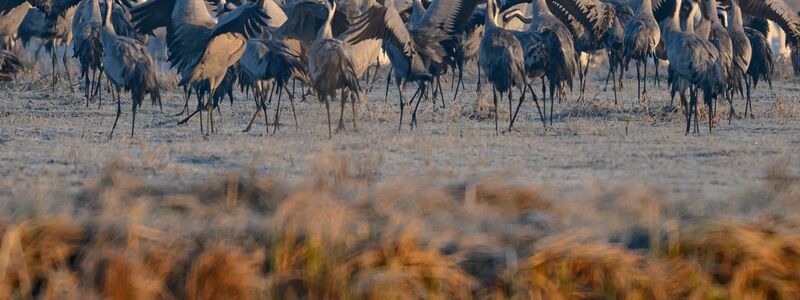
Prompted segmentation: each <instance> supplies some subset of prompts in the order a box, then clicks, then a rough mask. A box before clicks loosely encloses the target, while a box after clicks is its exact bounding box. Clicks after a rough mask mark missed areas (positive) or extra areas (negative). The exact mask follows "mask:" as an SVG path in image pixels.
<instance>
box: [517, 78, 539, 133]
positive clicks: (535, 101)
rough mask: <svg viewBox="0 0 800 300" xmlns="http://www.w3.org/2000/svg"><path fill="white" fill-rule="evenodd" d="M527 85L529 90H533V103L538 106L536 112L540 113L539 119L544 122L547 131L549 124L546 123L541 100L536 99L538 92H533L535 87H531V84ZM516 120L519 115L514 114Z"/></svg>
mask: <svg viewBox="0 0 800 300" xmlns="http://www.w3.org/2000/svg"><path fill="white" fill-rule="evenodd" d="M526 85H527V86H528V89H529V90H531V96H533V103H535V104H536V111H538V112H539V119H541V120H542V125H543V126H544V129H545V130H547V122H545V118H544V115H543V114H542V108H541V107H539V99H538V97H536V92H534V91H533V86H531V85H530V84H526ZM517 112H519V106H517ZM516 119H517V113H516V112H515V113H514V120H516Z"/></svg>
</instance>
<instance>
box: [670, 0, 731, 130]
mask: <svg viewBox="0 0 800 300" xmlns="http://www.w3.org/2000/svg"><path fill="white" fill-rule="evenodd" d="M676 2H677V3H676V5H675V9H674V12H673V16H672V19H671V20H669V22H668V24H667V27H666V28H665V29H664V33H663V34H664V35H665V38H666V39H665V40H666V47H667V58H668V59H669V61H670V64H669V69H670V72H672V74H673V75H674V76H677V77H679V78H680V80H682V81H684V82H686V83H687V84H689V85H690V88H689V90H690V95H691V99H690V102H689V105H684V112H685V114H686V133H687V134H688V133H689V130H690V129H691V124H692V114H694V120H695V127H694V128H695V129H694V131H695V133H697V132H698V120H697V118H698V113H697V89H701V90H702V92H703V99H704V102H705V104H706V106H707V107H708V111H709V130H711V120H712V118H713V117H712V112H713V110H712V109H713V108H712V105H713V103H712V101H713V98H714V97H715V96H716V94H717V93H718V92H720V91H721V90H722V88H721V86H722V85H723V84H724V83H723V81H724V77H723V70H722V66H721V64H720V62H719V52H718V51H717V48H716V47H715V46H714V45H713V44H711V42H709V41H708V40H705V39H702V38H700V37H699V36H697V35H696V34H694V33H691V32H683V31H682V30H681V27H680V24H679V19H680V7H681V1H676ZM676 81H677V80H673V84H674V82H676Z"/></svg>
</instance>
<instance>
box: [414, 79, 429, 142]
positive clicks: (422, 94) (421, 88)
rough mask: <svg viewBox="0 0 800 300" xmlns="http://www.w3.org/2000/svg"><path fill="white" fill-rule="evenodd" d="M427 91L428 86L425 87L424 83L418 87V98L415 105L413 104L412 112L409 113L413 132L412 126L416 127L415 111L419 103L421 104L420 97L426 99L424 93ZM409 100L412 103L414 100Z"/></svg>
mask: <svg viewBox="0 0 800 300" xmlns="http://www.w3.org/2000/svg"><path fill="white" fill-rule="evenodd" d="M427 89H428V86H427V85H426V83H422V85H421V87H420V93H419V96H418V98H417V103H414V111H413V112H412V113H411V130H414V126H416V125H417V110H418V109H419V104H420V102H422V97H423V96H426V97H427V94H426V92H427V91H426V90H427ZM411 100H412V101H413V100H414V98H411Z"/></svg>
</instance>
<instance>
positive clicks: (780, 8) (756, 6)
mask: <svg viewBox="0 0 800 300" xmlns="http://www.w3.org/2000/svg"><path fill="white" fill-rule="evenodd" d="M721 2H722V4H723V5H730V2H731V0H723V1H721ZM739 6H740V7H741V8H742V14H745V15H750V16H754V17H763V18H766V19H768V20H770V21H773V22H775V23H777V24H778V25H780V26H781V29H783V31H785V32H786V34H787V35H789V36H790V37H791V40H792V45H793V46H794V47H796V48H800V16H798V14H797V13H795V12H794V11H793V10H792V8H791V7H789V5H788V4H786V2H784V1H783V0H739Z"/></svg>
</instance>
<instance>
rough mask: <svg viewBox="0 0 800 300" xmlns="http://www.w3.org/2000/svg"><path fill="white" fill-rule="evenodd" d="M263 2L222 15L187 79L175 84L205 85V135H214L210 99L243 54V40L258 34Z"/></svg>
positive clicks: (264, 22)
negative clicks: (206, 122)
mask: <svg viewBox="0 0 800 300" xmlns="http://www.w3.org/2000/svg"><path fill="white" fill-rule="evenodd" d="M264 2H265V0H260V1H258V2H251V3H246V4H244V5H242V6H239V7H238V8H236V10H234V11H233V12H231V13H229V14H225V15H223V16H222V17H221V19H220V20H219V23H218V24H217V25H216V26H215V27H214V30H213V31H212V32H211V34H210V35H209V36H208V37H207V38H206V41H205V43H206V46H205V47H203V52H202V56H200V58H199V59H198V60H197V61H196V62H195V63H194V64H193V65H192V66H191V70H192V71H191V73H190V75H189V76H184V77H183V78H182V79H181V81H180V83H179V85H181V86H187V85H188V84H192V85H197V84H207V85H208V97H207V101H206V104H205V108H206V109H207V110H208V132H209V133H214V114H213V109H214V103H213V98H214V97H213V96H214V95H215V93H216V91H217V88H218V87H219V85H220V84H221V83H222V81H223V80H224V79H225V76H226V75H227V74H228V69H229V68H231V67H232V66H233V65H235V64H236V63H237V62H239V58H240V57H241V56H242V54H243V53H244V49H245V43H246V41H247V38H249V37H251V36H257V35H259V34H260V33H261V30H262V29H263V26H266V25H267V19H268V18H269V16H267V15H266V13H265V12H264V10H262V9H261V7H263V5H264Z"/></svg>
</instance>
